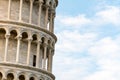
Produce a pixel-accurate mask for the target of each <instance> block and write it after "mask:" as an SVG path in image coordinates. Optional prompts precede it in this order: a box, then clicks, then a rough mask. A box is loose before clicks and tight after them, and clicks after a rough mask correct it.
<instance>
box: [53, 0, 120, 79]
mask: <svg viewBox="0 0 120 80" xmlns="http://www.w3.org/2000/svg"><path fill="white" fill-rule="evenodd" d="M56 12H57V14H56V18H55V34H56V35H57V37H58V41H57V43H56V50H55V55H54V63H53V73H54V74H55V76H56V80H120V0H59V5H58V7H57V9H56Z"/></svg>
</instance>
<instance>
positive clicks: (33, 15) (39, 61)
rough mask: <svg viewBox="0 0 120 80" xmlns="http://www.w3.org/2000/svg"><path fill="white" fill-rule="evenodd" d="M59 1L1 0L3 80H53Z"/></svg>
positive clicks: (0, 68)
mask: <svg viewBox="0 0 120 80" xmlns="http://www.w3.org/2000/svg"><path fill="white" fill-rule="evenodd" d="M57 4H58V1H57V0H0V14H1V15H0V80H54V79H55V76H54V75H53V74H52V59H53V55H54V47H55V43H56V41H57V38H56V36H55V35H54V18H55V8H56V7H57Z"/></svg>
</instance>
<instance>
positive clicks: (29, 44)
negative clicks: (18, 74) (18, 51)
mask: <svg viewBox="0 0 120 80" xmlns="http://www.w3.org/2000/svg"><path fill="white" fill-rule="evenodd" d="M31 42H32V39H29V40H28V51H27V65H30V55H31V54H30V52H31Z"/></svg>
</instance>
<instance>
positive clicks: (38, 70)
mask: <svg viewBox="0 0 120 80" xmlns="http://www.w3.org/2000/svg"><path fill="white" fill-rule="evenodd" d="M0 66H8V67H17V68H23V69H27V70H33V71H36V72H40V73H43V74H47V75H48V76H50V77H51V78H53V80H55V76H54V75H53V74H52V73H50V72H48V71H45V70H42V69H38V68H35V67H30V66H25V65H21V64H12V63H0Z"/></svg>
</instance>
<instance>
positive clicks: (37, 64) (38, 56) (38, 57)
mask: <svg viewBox="0 0 120 80" xmlns="http://www.w3.org/2000/svg"><path fill="white" fill-rule="evenodd" d="M40 45H41V40H39V41H38V42H37V59H36V67H37V68H39V67H40Z"/></svg>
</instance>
